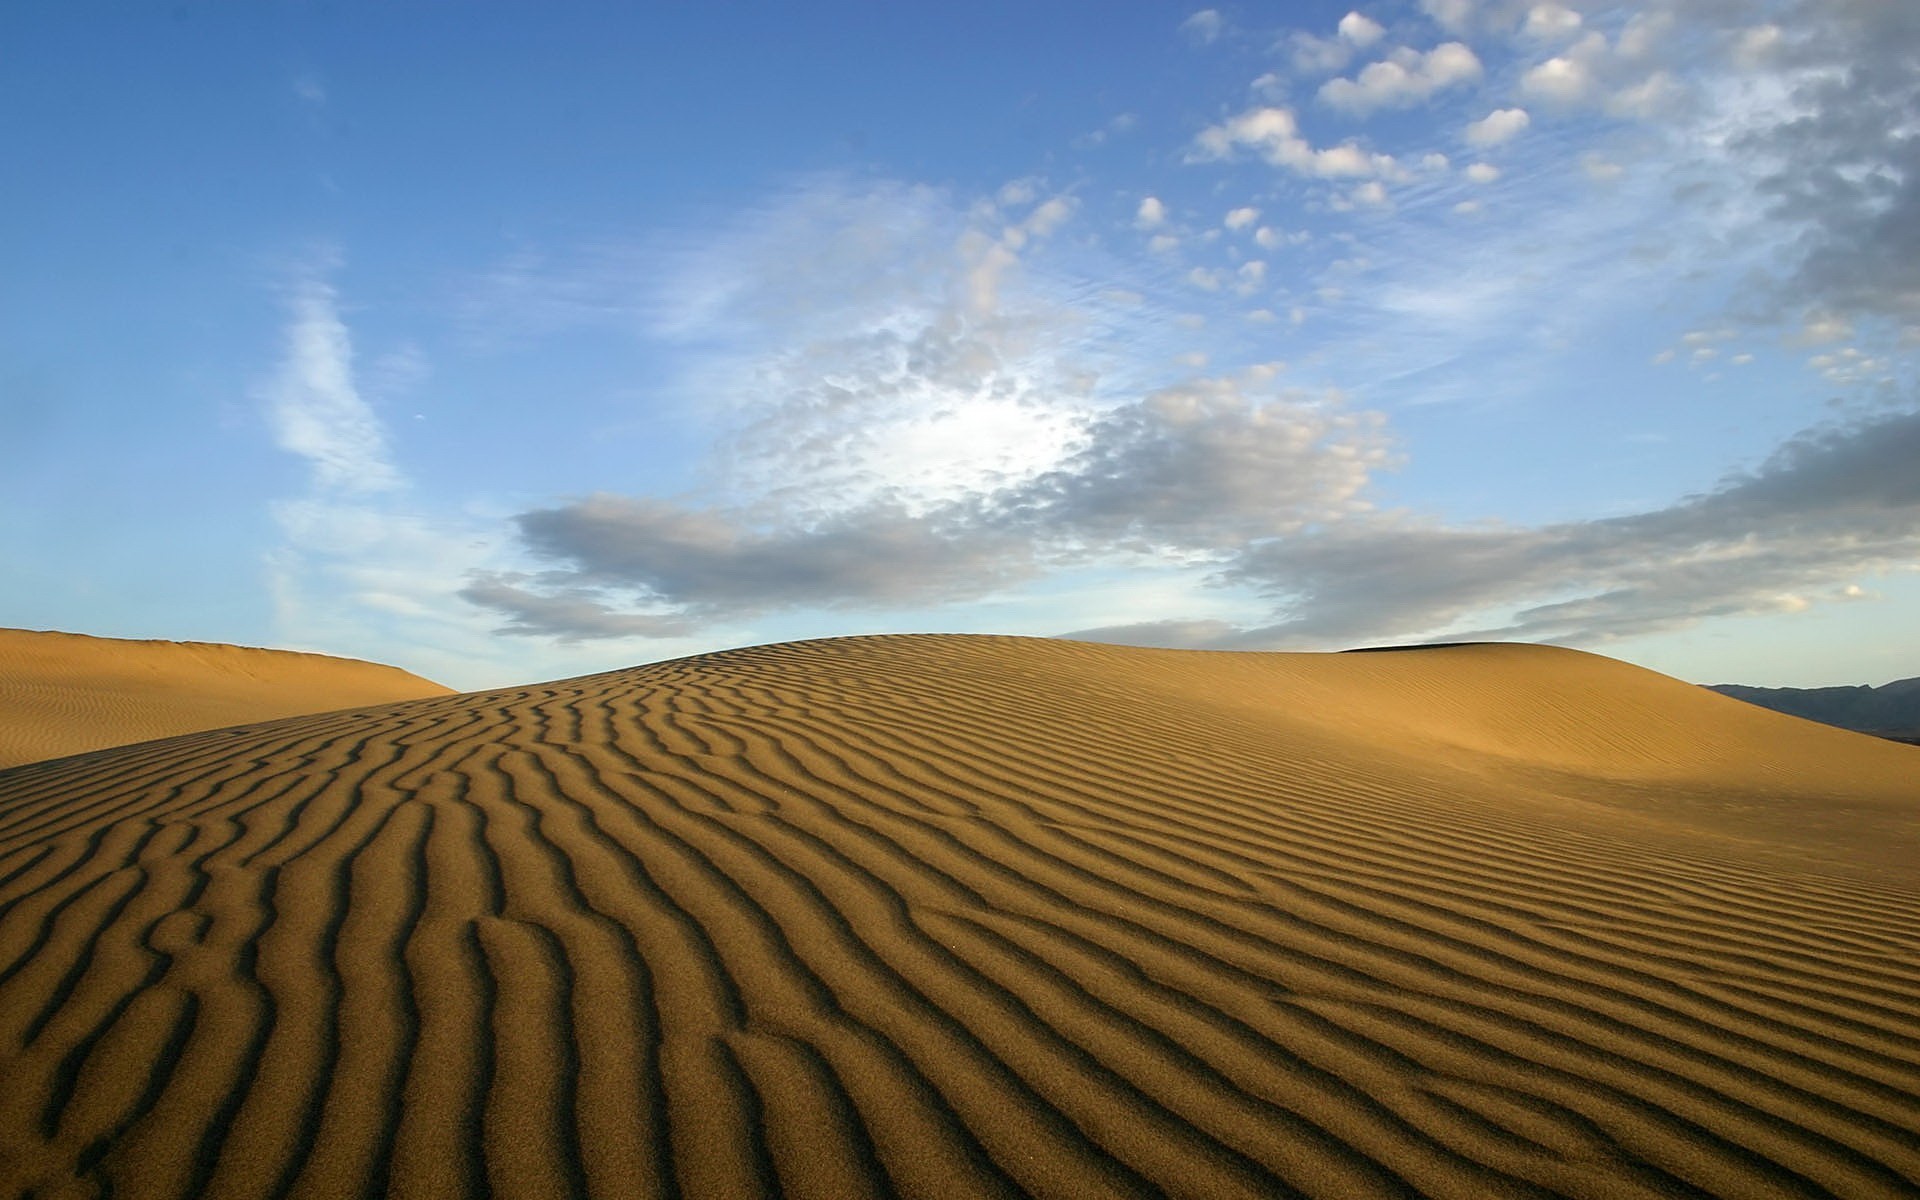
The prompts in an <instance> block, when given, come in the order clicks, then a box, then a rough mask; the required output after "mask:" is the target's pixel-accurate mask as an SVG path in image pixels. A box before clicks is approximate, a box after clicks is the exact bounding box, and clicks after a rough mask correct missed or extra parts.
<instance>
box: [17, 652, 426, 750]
mask: <svg viewBox="0 0 1920 1200" xmlns="http://www.w3.org/2000/svg"><path fill="white" fill-rule="evenodd" d="M448 692H449V689H447V688H444V687H441V686H440V685H439V684H437V683H431V682H429V681H427V680H425V679H422V678H420V677H419V676H417V675H409V674H408V673H407V672H405V671H402V670H400V669H399V668H397V667H386V666H381V665H379V664H378V663H370V662H360V661H358V660H355V659H351V658H331V657H328V656H327V655H324V654H300V653H296V652H293V651H290V650H255V649H252V648H249V647H245V646H225V645H217V644H213V643H207V642H140V641H126V640H123V639H120V638H97V637H87V636H84V635H82V634H76V633H43V632H36V631H33V630H27V629H0V767H11V766H17V765H19V764H21V763H27V762H38V761H40V760H42V759H48V758H59V757H61V756H63V755H67V754H81V753H85V752H86V751H88V750H99V749H102V748H104V747H107V746H124V745H126V744H128V743H129V742H144V741H146V740H148V739H150V738H160V737H171V736H173V735H174V734H177V733H193V732H196V731H198V730H202V729H219V728H221V727H222V726H226V725H250V724H252V723H254V722H256V721H271V720H273V719H275V718H277V717H292V716H299V715H303V714H306V713H317V712H327V711H329V710H332V709H336V708H357V707H359V706H361V705H364V704H380V703H383V702H386V701H389V700H414V699H418V698H419V697H421V696H435V695H446V694H448Z"/></svg>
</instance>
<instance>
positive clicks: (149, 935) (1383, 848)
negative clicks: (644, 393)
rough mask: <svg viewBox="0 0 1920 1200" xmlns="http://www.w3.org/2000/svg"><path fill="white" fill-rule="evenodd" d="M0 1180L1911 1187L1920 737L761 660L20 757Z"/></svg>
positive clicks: (1677, 705)
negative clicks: (1894, 740)
mask: <svg viewBox="0 0 1920 1200" xmlns="http://www.w3.org/2000/svg"><path fill="white" fill-rule="evenodd" d="M0 1080H4V1081H5V1083H4V1087H0V1191H4V1194H7V1195H14V1194H27V1193H31V1194H34V1195H40V1196H53V1195H60V1196H88V1195H103V1194H106V1193H107V1192H108V1191H114V1192H117V1193H120V1194H137V1195H140V1196H154V1197H174V1196H182V1197H185V1196H199V1195H210V1196H219V1197H239V1196H246V1197H254V1196H259V1197H338V1196H362V1195H376V1194H392V1195H404V1196H478V1195H484V1194H496V1195H503V1196H564V1195H589V1194H590V1195H596V1196H609V1197H611V1196H621V1197H624V1196H643V1197H644V1196H663V1197H665V1196H677V1197H688V1198H691V1197H709V1196H766V1195H775V1194H785V1195H792V1196H807V1197H815V1196H817V1197H862V1196H866V1197H875V1196H893V1195H906V1196H927V1197H945V1196H1019V1195H1035V1196H1060V1197H1068V1196H1072V1197H1084V1196H1156V1195H1171V1196H1288V1195H1310V1196H1328V1197H1346V1196H1409V1195H1431V1196H1461V1197H1483V1196H1489V1197H1491V1196H1540V1195H1569V1196H1647V1197H1653V1196H1673V1195H1699V1194H1708V1195H1719V1196H1730V1197H1767V1196H1844V1197H1869V1196H1903V1195H1904V1196H1912V1195H1915V1194H1916V1191H1920V1098H1917V1097H1920V751H1916V750H1914V749H1913V748H1910V747H1904V746H1897V745H1893V744H1889V743H1882V742H1877V741H1874V740H1872V739H1869V738H1866V737H1863V736H1860V735H1855V734H1849V733H1844V732H1840V731H1837V730H1832V729H1827V728H1823V727H1820V726H1815V725H1811V724H1807V723H1804V722H1799V721H1796V720H1793V719H1791V718H1787V717H1782V716H1778V715H1776V714H1773V713H1768V712H1765V711H1763V710H1760V709H1757V708H1752V707H1750V706H1747V705H1743V704H1740V703H1739V702H1737V701H1733V700H1729V699H1725V698H1722V697H1718V696H1714V695H1712V694H1710V693H1708V692H1706V691H1704V690H1703V689H1699V688H1694V687H1692V686H1690V685H1686V684H1681V683H1678V682H1675V681H1673V680H1668V679H1664V678H1662V677H1660V676H1657V675H1652V674H1650V673H1648V672H1644V671H1640V670H1637V669H1635V668H1631V667H1627V666H1624V665H1621V664H1618V663H1614V662H1611V661H1608V660H1605V659H1601V658H1595V657H1592V656H1588V655H1582V654H1577V653H1574V652H1571V651H1560V650H1548V649H1539V648H1528V647H1504V646H1477V647H1460V648H1451V649H1444V650H1423V651H1415V652H1406V653H1397V654H1349V655H1254V654H1248V655H1227V654H1199V653H1180V652H1172V651H1151V650H1138V649H1128V648H1120V647H1112V646H1090V645H1079V644H1072V643H1063V642H1046V641H1030V640H1021V639H1004V638H958V637H955V638H944V637H891V638H867V639H846V640H835V641H826V642H812V643H799V644H792V645H784V646H772V647H762V648H757V649H751V650H741V651H734V652H728V653H723V654H715V655H709V656H704V657H700V658H694V659H687V660H682V661H678V662H671V663H664V664H659V665H656V666H650V667H644V668H638V669H635V670H630V671H622V672H615V673H611V674H606V675H599V676H591V677H587V678H583V679H577V680H570V681H565V682H561V683H554V684H546V685H541V686H535V687H528V688H521V689H509V690H505V691H498V692H488V693H478V694H472V695H462V696H447V697H441V698H430V699H422V700H415V701H411V702H406V703H399V704H390V705H385V706H382V707H377V708H367V709H361V710H359V711H352V712H336V713H328V714H325V715H321V716H314V717H307V718H301V719H296V720H289V721H281V722H277V723H275V724H272V725H265V726H259V727H255V728H247V729H231V730H222V731H219V732H213V733H202V734H195V735H189V736H183V737H177V738H172V739H169V740H166V741H160V742H149V743H145V744H141V745H134V746H125V747H121V748H118V749H115V750H110V751H104V752H101V753H97V754H92V755H87V756H84V757H80V758H70V759H63V760H59V761H53V762H42V763H34V764H30V765H27V766H22V767H17V768H14V769H12V770H8V771H5V772H0Z"/></svg>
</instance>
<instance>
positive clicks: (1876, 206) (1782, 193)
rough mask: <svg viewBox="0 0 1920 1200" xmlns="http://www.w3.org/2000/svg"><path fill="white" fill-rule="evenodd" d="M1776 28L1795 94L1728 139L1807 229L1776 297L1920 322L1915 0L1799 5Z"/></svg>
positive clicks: (1780, 59)
mask: <svg viewBox="0 0 1920 1200" xmlns="http://www.w3.org/2000/svg"><path fill="white" fill-rule="evenodd" d="M1780 28H1781V29H1783V30H1786V31H1790V32H1788V33H1786V34H1784V35H1783V36H1782V38H1781V39H1779V40H1778V41H1777V42H1775V43H1774V44H1773V45H1772V46H1771V48H1770V49H1769V52H1768V54H1767V55H1766V56H1765V57H1766V60H1767V61H1771V62H1775V63H1777V64H1778V71H1779V73H1780V74H1781V76H1782V77H1783V79H1784V82H1785V83H1786V84H1787V85H1788V87H1789V88H1790V91H1789V93H1788V96H1789V101H1788V103H1786V104H1783V105H1775V106H1773V107H1771V108H1758V107H1756V109H1755V110H1754V111H1753V112H1752V113H1751V114H1750V119H1749V123H1748V126H1747V128H1745V129H1744V130H1742V131H1740V132H1739V133H1737V134H1736V135H1735V136H1734V137H1733V138H1732V139H1731V144H1732V149H1733V150H1734V151H1736V152H1737V153H1741V154H1745V155H1751V156H1753V157H1754V158H1756V159H1757V160H1758V161H1759V162H1761V163H1763V164H1765V167H1764V169H1763V172H1762V173H1761V175H1760V178H1759V179H1758V180H1757V184H1758V187H1759V190H1760V193H1761V194H1762V195H1763V196H1764V197H1766V199H1767V201H1768V202H1769V214H1770V215H1771V216H1772V217H1774V218H1775V219H1777V220H1781V221H1783V222H1785V223H1787V224H1788V225H1789V226H1791V227H1797V228H1798V229H1799V230H1800V237H1799V238H1798V239H1797V245H1798V247H1799V248H1800V249H1801V250H1802V253H1801V254H1800V255H1799V256H1798V260H1797V263H1796V264H1795V266H1794V267H1793V269H1792V270H1791V271H1790V272H1789V273H1788V274H1787V275H1786V277H1785V278H1784V280H1783V281H1782V282H1783V287H1782V289H1781V300H1782V301H1783V302H1784V303H1789V304H1790V303H1794V302H1798V303H1800V304H1803V305H1806V306H1808V307H1816V308H1821V309H1824V310H1828V311H1830V312H1833V313H1836V314H1839V315H1842V316H1862V315H1874V316H1880V317H1886V318H1891V319H1893V320H1895V321H1899V322H1903V323H1907V324H1909V325H1920V137H1916V136H1915V135H1914V129H1913V114H1914V113H1915V112H1920V71H1915V70H1914V61H1915V58H1916V56H1920V8H1915V7H1914V6H1912V5H1906V4H1884V5H1883V4H1869V3H1848V4H1831V5H1822V6H1814V5H1810V4H1802V5H1797V6H1795V7H1794V8H1793V9H1791V10H1789V12H1787V13H1786V14H1784V15H1783V17H1782V19H1781V21H1780Z"/></svg>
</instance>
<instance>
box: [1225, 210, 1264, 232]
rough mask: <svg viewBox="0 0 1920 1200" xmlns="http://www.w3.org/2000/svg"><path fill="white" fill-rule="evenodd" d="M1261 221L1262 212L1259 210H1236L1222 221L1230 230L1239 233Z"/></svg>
mask: <svg viewBox="0 0 1920 1200" xmlns="http://www.w3.org/2000/svg"><path fill="white" fill-rule="evenodd" d="M1259 219H1260V210H1259V209H1257V208H1236V209H1234V210H1233V211H1232V212H1230V213H1228V214H1227V216H1226V219H1225V220H1224V221H1222V222H1221V224H1223V225H1225V226H1226V227H1227V228H1228V229H1231V230H1234V231H1235V232H1238V231H1240V230H1242V229H1245V228H1246V227H1247V226H1249V225H1251V224H1253V223H1254V222H1255V221H1258V220H1259Z"/></svg>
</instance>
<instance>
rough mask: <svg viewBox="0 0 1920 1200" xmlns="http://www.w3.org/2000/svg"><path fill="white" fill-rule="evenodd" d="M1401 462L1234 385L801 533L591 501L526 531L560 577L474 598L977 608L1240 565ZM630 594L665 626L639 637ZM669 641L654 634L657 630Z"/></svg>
mask: <svg viewBox="0 0 1920 1200" xmlns="http://www.w3.org/2000/svg"><path fill="white" fill-rule="evenodd" d="M1388 456H1389V451H1388V448H1387V445H1386V442H1385V439H1384V437H1383V435H1382V434H1381V432H1380V429H1379V422H1378V420H1377V419H1375V418H1373V417H1371V416H1370V415H1366V414H1361V415H1355V414H1352V413H1349V412H1347V411H1345V410H1344V409H1342V408H1341V407H1340V405H1339V404H1338V403H1337V401H1336V399H1335V398H1332V397H1325V398H1314V397H1303V396H1288V397H1280V398H1274V399H1270V400H1268V401H1267V402H1266V403H1259V402H1256V401H1255V400H1253V399H1251V398H1249V397H1248V396H1246V395H1245V394H1243V392H1242V391H1241V389H1240V388H1239V387H1238V386H1237V385H1235V384H1233V383H1230V382H1227V381H1206V382H1202V383H1196V384H1192V385H1188V386H1186V387H1182V388H1175V389H1168V390H1165V391H1161V392H1157V393H1154V394H1153V395H1151V396H1148V397H1147V398H1145V399H1143V400H1141V401H1139V402H1136V403H1134V404H1129V405H1122V406H1119V407H1117V408H1114V409H1112V410H1109V411H1107V412H1105V413H1102V414H1100V415H1097V416H1095V417H1092V418H1091V419H1089V420H1088V421H1087V423H1086V426H1085V430H1084V434H1083V436H1082V437H1081V438H1080V439H1079V441H1078V442H1077V443H1076V448H1075V449H1074V450H1073V451H1072V452H1071V453H1070V454H1068V455H1067V457H1066V458H1065V459H1064V460H1063V461H1062V463H1061V465H1060V466H1059V467H1058V468H1056V469H1054V470H1052V471H1048V472H1046V473H1044V474H1041V475H1039V476H1037V477H1034V478H1031V479H1027V480H1024V481H1020V482H1017V483H1013V484H1009V485H1007V486H1004V487H1001V488H998V489H993V490H987V491H982V492H976V493H972V494H969V495H967V496H964V497H962V498H960V499H956V500H953V501H949V502H946V503H942V504H936V505H932V506H928V507H925V508H922V509H918V510H914V509H908V508H905V507H903V506H900V505H891V504H886V503H870V504H867V505H864V506H861V507H857V508H852V509H844V510H840V511H837V512H836V511H829V512H826V513H824V514H822V513H817V512H815V511H812V510H810V509H809V508H808V506H806V505H804V504H796V505H793V506H791V508H792V510H793V511H794V512H795V513H797V514H799V515H798V516H797V517H796V518H795V519H794V520H793V521H791V522H790V523H787V524H782V525H774V524H765V523H761V522H760V521H758V520H757V519H756V513H757V512H758V511H761V510H762V509H764V508H765V507H767V506H761V507H760V508H759V509H756V510H754V511H722V510H716V509H697V508H689V507H686V506H683V505H679V504H675V503H671V502H667V501H662V500H654V499H647V498H633V497H626V496H618V495H607V494H601V495H595V496H590V497H587V498H585V499H583V500H578V501H575V502H572V503H569V504H563V505H559V506H556V507H552V508H542V509H535V510H533V511H530V512H525V513H521V514H520V515H519V516H518V517H516V518H515V523H516V524H517V525H518V527H519V532H520V540H521V542H522V544H523V546H524V547H525V549H526V550H527V551H529V552H530V553H531V554H532V555H533V556H535V557H536V558H538V559H540V560H542V561H543V562H545V563H547V564H551V569H549V570H547V571H545V572H543V573H541V574H540V575H539V576H538V577H536V578H532V579H531V580H529V579H528V578H527V577H519V578H516V579H513V580H506V579H503V578H501V577H498V576H488V577H484V578H481V579H479V580H477V581H476V582H475V583H474V584H473V585H472V586H470V587H469V588H467V589H466V591H465V592H463V593H462V594H463V595H464V596H465V597H466V599H468V600H469V601H471V602H473V603H475V604H479V605H481V606H483V607H487V608H491V609H494V610H496V611H500V612H503V613H506V614H508V615H509V616H510V617H511V618H512V621H511V623H510V624H509V626H508V627H507V628H508V630H509V631H511V632H519V633H540V634H550V635H554V636H562V637H566V638H570V639H580V638H592V637H619V636H628V635H633V634H640V635H645V636H670V635H674V634H679V633H684V632H686V631H687V630H688V629H689V628H691V627H694V626H696V625H698V624H700V623H704V622H706V621H711V620H716V619H722V618H726V617H736V616H746V615H752V614H756V613H762V612H769V611H778V610H786V609H799V608H849V607H857V608H885V607H896V606H905V605H924V604H938V603H945V602H951V601H956V600H965V599H972V598H977V597H979V596H983V595H986V594H989V593H991V592H994V591H997V590H1001V589H1003V588H1005V587H1007V586H1009V585H1011V584H1014V583H1017V582H1019V581H1021V580H1024V579H1027V578H1030V577H1032V576H1033V575H1034V574H1036V573H1037V572H1039V571H1041V570H1044V569H1048V568H1051V567H1058V566H1062V565H1067V564H1072V563H1081V562H1088V561H1095V560H1099V559H1102V558H1112V557H1114V556H1116V555H1119V556H1124V555H1127V554H1136V555H1137V554H1156V555H1173V556H1176V557H1184V558H1186V559H1187V560H1188V561H1213V562H1220V561H1224V560H1225V557H1226V556H1228V555H1230V554H1232V553H1234V552H1236V551H1237V550H1239V549H1240V548H1241V547H1242V546H1244V545H1245V544H1246V543H1247V542H1248V541H1249V540H1250V539H1254V538H1262V537H1271V536H1274V535H1277V534H1281V533H1285V532H1289V531H1295V530H1298V529H1301V528H1303V527H1305V526H1306V525H1308V524H1310V523H1312V522H1316V521H1327V520H1334V519H1338V518H1340V517H1343V516H1347V515H1350V514H1351V513H1352V512H1354V511H1357V510H1358V509H1359V508H1360V507H1361V501H1360V499H1359V497H1360V495H1361V493H1362V492H1363V491H1364V489H1365V487H1366V483H1367V479H1368V476H1369V474H1370V472H1371V471H1372V470H1374V469H1375V468H1377V467H1379V466H1381V465H1382V464H1383V463H1385V462H1386V460H1387V458H1388ZM621 597H626V598H628V599H629V600H630V602H631V603H632V604H634V605H636V606H639V607H641V608H644V609H646V610H649V612H651V613H654V614H659V613H661V612H662V610H664V614H665V615H647V616H645V617H644V619H642V620H639V621H637V622H636V623H633V624H628V623H625V622H623V621H622V620H620V619H618V618H619V617H620V616H621V614H620V613H619V612H618V611H617V610H616V609H614V608H611V607H609V604H610V603H612V602H614V601H616V600H617V599H618V598H621ZM656 625H657V628H658V629H659V630H660V632H658V633H654V632H653V629H654V628H655V627H656Z"/></svg>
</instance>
